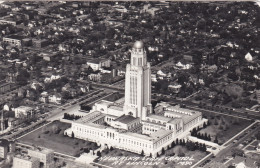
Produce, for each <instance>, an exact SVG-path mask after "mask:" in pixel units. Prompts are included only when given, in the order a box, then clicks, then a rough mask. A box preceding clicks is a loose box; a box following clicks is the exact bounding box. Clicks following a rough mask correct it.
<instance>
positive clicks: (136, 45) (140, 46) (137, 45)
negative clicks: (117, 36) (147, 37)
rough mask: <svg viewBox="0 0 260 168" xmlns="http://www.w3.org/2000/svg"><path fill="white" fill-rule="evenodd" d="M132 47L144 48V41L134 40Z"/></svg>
mask: <svg viewBox="0 0 260 168" xmlns="http://www.w3.org/2000/svg"><path fill="white" fill-rule="evenodd" d="M133 48H135V49H142V48H144V43H143V42H142V41H136V42H135V43H134V45H133Z"/></svg>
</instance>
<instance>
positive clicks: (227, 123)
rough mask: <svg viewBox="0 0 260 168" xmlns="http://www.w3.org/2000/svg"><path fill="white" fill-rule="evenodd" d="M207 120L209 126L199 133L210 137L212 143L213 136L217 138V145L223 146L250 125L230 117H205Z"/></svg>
mask: <svg viewBox="0 0 260 168" xmlns="http://www.w3.org/2000/svg"><path fill="white" fill-rule="evenodd" d="M207 118H208V119H209V121H210V123H211V124H210V125H209V126H207V127H206V128H205V129H202V130H200V131H199V132H200V133H203V134H204V133H207V134H209V135H211V140H212V141H213V140H214V139H215V136H217V139H218V143H219V144H223V143H224V142H226V141H227V140H229V139H230V138H232V137H233V136H234V135H236V134H237V133H239V132H240V131H242V130H243V129H244V128H246V127H247V126H249V125H250V124H251V123H252V121H249V120H244V119H238V118H237V119H235V118H234V117H231V116H220V115H219V116H207Z"/></svg>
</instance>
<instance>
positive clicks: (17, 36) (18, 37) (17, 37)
mask: <svg viewBox="0 0 260 168" xmlns="http://www.w3.org/2000/svg"><path fill="white" fill-rule="evenodd" d="M4 38H9V39H17V40H22V39H24V38H25V37H23V36H19V35H15V34H14V35H10V36H7V37H4Z"/></svg>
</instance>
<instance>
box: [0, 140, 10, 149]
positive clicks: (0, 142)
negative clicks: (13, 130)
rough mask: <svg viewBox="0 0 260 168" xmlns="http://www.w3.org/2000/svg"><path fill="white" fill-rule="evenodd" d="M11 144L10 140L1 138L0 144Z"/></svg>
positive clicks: (4, 145)
mask: <svg viewBox="0 0 260 168" xmlns="http://www.w3.org/2000/svg"><path fill="white" fill-rule="evenodd" d="M8 145H9V141H8V140H6V139H0V146H3V147H6V146H8Z"/></svg>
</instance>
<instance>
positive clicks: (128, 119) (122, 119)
mask: <svg viewBox="0 0 260 168" xmlns="http://www.w3.org/2000/svg"><path fill="white" fill-rule="evenodd" d="M136 119H137V118H135V117H133V116H130V115H122V116H120V117H118V118H117V119H115V121H118V122H121V123H124V124H128V123H130V122H132V121H134V120H136Z"/></svg>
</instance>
